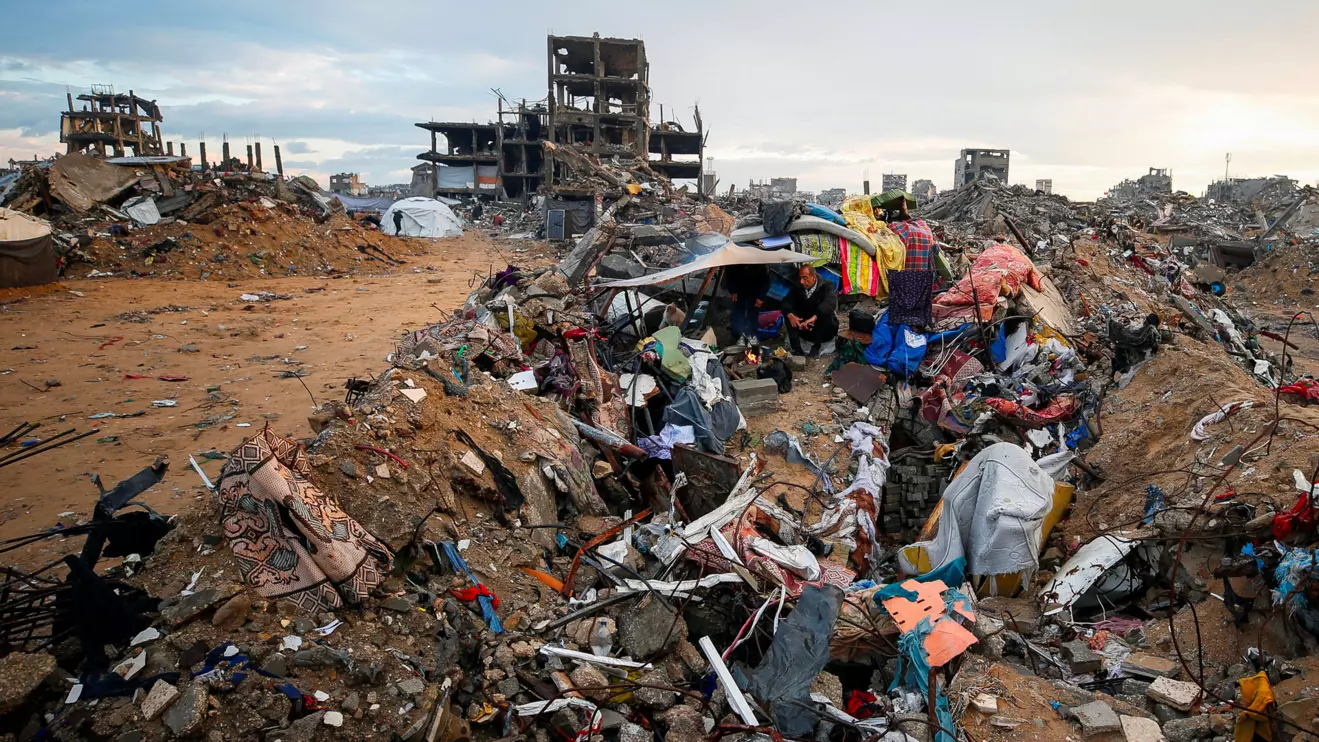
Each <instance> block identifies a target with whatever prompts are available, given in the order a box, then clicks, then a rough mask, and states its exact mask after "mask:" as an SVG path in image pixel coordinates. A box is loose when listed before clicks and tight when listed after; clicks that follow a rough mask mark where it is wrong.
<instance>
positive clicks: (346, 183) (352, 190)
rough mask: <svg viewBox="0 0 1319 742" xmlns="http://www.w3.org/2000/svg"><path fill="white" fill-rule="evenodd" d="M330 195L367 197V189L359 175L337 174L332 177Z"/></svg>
mask: <svg viewBox="0 0 1319 742" xmlns="http://www.w3.org/2000/svg"><path fill="white" fill-rule="evenodd" d="M330 193H341V194H343V195H345V196H365V195H366V194H367V187H366V184H365V183H363V182H362V180H361V178H359V177H358V175H357V173H336V174H335V175H331V176H330Z"/></svg>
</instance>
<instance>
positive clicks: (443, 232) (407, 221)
mask: <svg viewBox="0 0 1319 742" xmlns="http://www.w3.org/2000/svg"><path fill="white" fill-rule="evenodd" d="M396 213H398V214H402V218H401V219H400V220H399V225H400V227H401V229H397V230H396V229H395V228H394V214H396ZM380 231H382V232H384V233H385V234H397V235H399V236H400V237H461V236H462V234H463V222H462V220H461V219H459V218H458V217H457V215H455V214H454V213H453V209H450V208H449V207H448V206H446V205H444V204H442V203H440V202H439V201H436V200H435V199H433V198H426V197H425V196H414V197H412V198H405V199H403V200H401V201H395V202H394V205H393V206H390V207H389V209H387V210H386V211H385V213H384V215H383V216H381V217H380Z"/></svg>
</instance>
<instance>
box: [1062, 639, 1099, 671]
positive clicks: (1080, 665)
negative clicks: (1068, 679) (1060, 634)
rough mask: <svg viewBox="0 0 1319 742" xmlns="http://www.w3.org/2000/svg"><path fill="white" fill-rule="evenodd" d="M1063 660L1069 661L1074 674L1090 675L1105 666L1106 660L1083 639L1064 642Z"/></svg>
mask: <svg viewBox="0 0 1319 742" xmlns="http://www.w3.org/2000/svg"><path fill="white" fill-rule="evenodd" d="M1063 660H1064V661H1066V662H1067V664H1068V666H1069V667H1070V668H1071V670H1072V674H1073V675H1089V674H1090V673H1093V672H1098V671H1099V668H1100V667H1103V664H1104V660H1103V658H1101V657H1100V656H1099V655H1097V654H1095V653H1094V650H1092V649H1090V645H1089V644H1087V643H1086V642H1085V641H1084V640H1082V639H1075V640H1073V641H1070V642H1067V643H1065V644H1063Z"/></svg>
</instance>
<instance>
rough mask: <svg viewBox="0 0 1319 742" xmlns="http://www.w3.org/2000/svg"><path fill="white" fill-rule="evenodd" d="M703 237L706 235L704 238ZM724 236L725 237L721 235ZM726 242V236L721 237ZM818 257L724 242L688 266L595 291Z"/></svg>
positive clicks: (611, 283) (599, 285)
mask: <svg viewBox="0 0 1319 742" xmlns="http://www.w3.org/2000/svg"><path fill="white" fill-rule="evenodd" d="M702 236H703V237H704V235H702ZM720 237H722V235H720ZM722 239H725V240H727V239H728V238H727V237H722ZM814 261H815V258H814V257H812V256H810V255H803V254H802V253H799V252H793V251H792V250H762V249H760V248H758V247H752V246H750V245H739V244H737V243H735V242H725V243H724V246H723V247H720V248H718V249H715V250H713V251H711V252H708V253H706V254H705V255H701V256H699V257H697V258H696V259H695V260H693V261H691V262H689V263H683V264H682V265H678V266H674V267H672V268H669V269H668V270H664V271H660V272H659V273H651V274H650V275H647V276H641V277H640V278H623V279H619V280H617V281H601V282H600V283H597V284H595V286H596V288H623V287H627V286H654V285H656V284H661V283H667V282H669V281H676V280H678V279H679V278H682V277H683V276H686V275H689V274H692V273H697V272H699V271H708V270H714V269H715V268H723V267H725V266H729V265H780V264H784V263H811V262H814Z"/></svg>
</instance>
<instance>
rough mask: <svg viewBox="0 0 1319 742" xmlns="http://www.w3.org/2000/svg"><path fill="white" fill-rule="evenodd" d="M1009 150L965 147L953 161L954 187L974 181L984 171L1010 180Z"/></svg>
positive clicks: (1006, 180) (1005, 181)
mask: <svg viewBox="0 0 1319 742" xmlns="http://www.w3.org/2000/svg"><path fill="white" fill-rule="evenodd" d="M1009 155H1010V153H1009V151H1008V150H1006V149H964V150H962V153H961V154H960V155H958V157H957V161H956V162H955V163H953V187H954V188H961V187H962V186H964V185H966V184H968V183H974V182H975V181H976V179H977V178H979V177H980V176H981V175H982V174H983V173H990V174H991V175H993V176H994V177H996V178H998V179H999V180H1000V181H1002V182H1004V183H1007V182H1008V160H1009Z"/></svg>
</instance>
